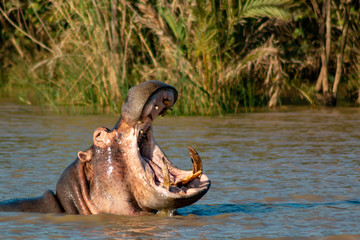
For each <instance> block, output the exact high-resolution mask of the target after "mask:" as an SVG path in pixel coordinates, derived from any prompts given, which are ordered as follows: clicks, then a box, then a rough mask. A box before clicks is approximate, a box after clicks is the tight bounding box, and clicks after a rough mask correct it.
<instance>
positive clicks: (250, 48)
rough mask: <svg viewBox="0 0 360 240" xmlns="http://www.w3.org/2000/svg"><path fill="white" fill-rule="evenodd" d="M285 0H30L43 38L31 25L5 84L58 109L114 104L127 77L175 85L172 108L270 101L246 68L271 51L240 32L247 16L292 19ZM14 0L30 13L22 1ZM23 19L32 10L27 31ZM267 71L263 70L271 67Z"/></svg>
mask: <svg viewBox="0 0 360 240" xmlns="http://www.w3.org/2000/svg"><path fill="white" fill-rule="evenodd" d="M10 2H12V3H13V5H11V3H10ZM289 2H290V1H288V0H267V1H265V0H251V1H239V2H237V3H233V2H232V1H230V0H227V1H222V2H221V3H218V2H217V1H201V0H198V1H192V2H191V1H176V2H174V3H172V2H171V1H169V2H167V1H155V2H153V3H149V2H148V1H145V0H143V1H141V0H140V1H136V3H133V2H131V3H130V2H127V1H121V0H111V1H100V0H91V1H90V0H88V1H75V0H69V1H60V0H46V1H45V0H38V1H34V2H33V3H37V5H31V4H30V5H28V6H27V10H28V9H31V10H32V11H33V13H32V15H31V17H32V18H30V19H35V20H32V21H34V22H28V24H32V23H33V24H34V27H35V28H37V30H38V32H41V33H42V39H43V40H42V42H41V45H39V43H38V42H39V41H40V40H38V39H39V36H38V35H36V33H35V32H36V31H35V32H32V31H29V32H27V34H28V36H25V37H26V39H27V41H29V38H30V40H31V39H32V40H33V41H32V44H33V45H29V44H28V43H27V44H28V45H26V44H25V43H22V42H21V41H20V43H19V45H18V48H17V49H18V52H19V55H17V56H13V58H12V59H13V61H16V62H17V64H14V65H12V67H11V68H10V70H9V71H8V72H7V80H6V83H5V84H4V86H2V89H3V91H4V92H5V93H6V94H7V95H12V96H19V99H20V100H21V101H24V102H26V103H28V104H42V105H49V106H51V107H52V108H53V109H54V110H57V109H58V108H59V106H68V107H70V108H72V109H75V107H76V106H82V107H85V108H86V109H87V111H88V112H93V113H115V114H118V113H119V112H120V111H121V106H122V104H123V103H124V100H125V98H126V94H127V91H128V89H129V88H130V87H131V86H133V85H136V84H138V83H141V82H143V81H145V80H149V79H157V80H160V81H164V82H166V83H168V84H171V85H173V86H174V87H176V88H177V90H178V91H179V100H178V103H177V104H176V105H175V106H174V111H173V114H177V115H194V114H197V115H199V114H200V115H221V114H225V113H234V112H240V111H251V110H252V109H253V108H254V107H256V106H260V105H263V104H265V105H266V102H265V101H264V102H262V100H261V99H263V98H264V96H266V93H262V96H258V95H256V94H255V85H256V82H255V81H259V79H258V78H257V79H254V78H253V77H254V75H256V74H257V72H256V71H253V72H252V74H253V75H251V74H250V75H249V70H248V69H249V67H250V66H256V64H257V63H259V62H261V59H263V58H264V57H265V58H266V57H271V56H273V53H274V52H275V51H274V50H273V48H271V46H268V45H266V42H263V43H259V42H256V41H255V43H253V42H251V41H249V39H246V37H244V36H243V34H242V32H243V31H245V30H246V28H248V27H249V26H248V25H249V24H250V25H251V24H253V27H257V24H260V23H259V22H257V21H251V19H259V18H261V17H267V18H268V19H272V18H279V19H285V20H287V19H289V13H288V12H287V10H286V6H287V4H289ZM15 3H16V1H15V0H14V1H9V2H7V5H5V7H7V8H11V7H15V6H16V4H15ZM34 6H35V7H34ZM17 9H18V11H19V12H21V11H23V15H26V12H27V11H26V9H24V7H22V8H21V6H20V7H18V8H17ZM8 14H9V15H10V14H11V13H8ZM12 14H14V13H12ZM19 16H20V15H19ZM248 19H250V20H248ZM23 21H30V20H26V19H22V20H21V18H20V20H19V21H18V22H14V24H15V25H16V26H17V27H18V28H19V29H23V30H24V31H26V29H27V28H25V27H23V26H22V25H23V24H22V22H23ZM25 37H24V38H25ZM19 39H20V40H23V39H21V38H20V37H19ZM22 44H23V45H22ZM29 46H31V48H30V49H28V47H29ZM26 47H27V48H26ZM254 49H255V50H254ZM256 49H260V50H261V51H260V50H256ZM264 49H265V50H264ZM20 53H21V54H20ZM20 55H21V56H22V57H21V56H20ZM261 71H263V75H264V73H265V75H266V69H265V70H264V69H263V70H261ZM261 84H262V81H261Z"/></svg>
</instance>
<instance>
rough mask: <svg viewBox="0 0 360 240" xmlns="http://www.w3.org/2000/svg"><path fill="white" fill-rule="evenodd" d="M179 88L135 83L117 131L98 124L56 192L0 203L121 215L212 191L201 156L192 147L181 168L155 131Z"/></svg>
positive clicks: (0, 206) (4, 207)
mask: <svg viewBox="0 0 360 240" xmlns="http://www.w3.org/2000/svg"><path fill="white" fill-rule="evenodd" d="M177 97H178V93H177V91H176V89H175V88H174V87H172V86H170V85H167V84H165V83H163V82H160V81H154V80H151V81H146V82H143V83H141V84H139V85H137V86H134V87H132V88H130V90H129V92H128V95H127V98H126V100H125V104H124V105H123V106H122V109H121V116H120V119H119V120H118V122H117V123H116V124H115V126H114V128H113V129H112V130H110V129H108V128H105V127H99V128H97V129H96V130H95V132H94V134H93V145H92V146H91V147H90V148H89V149H87V150H86V151H79V152H78V154H77V158H76V160H75V161H74V162H73V163H71V164H70V165H69V166H68V167H67V168H66V169H65V170H64V172H63V173H62V175H61V176H60V178H59V180H58V182H57V184H56V192H55V193H54V192H53V191H51V190H47V191H46V192H45V193H44V194H43V196H40V197H37V198H22V199H12V200H7V201H3V202H0V211H13V212H39V213H68V214H83V215H89V214H117V215H128V216H137V215H144V214H156V213H163V212H165V213H170V214H171V213H173V212H174V210H176V209H178V208H182V207H185V206H188V205H190V204H193V203H194V202H196V201H198V200H199V199H200V198H201V197H202V196H204V195H205V194H206V192H207V191H208V190H209V188H210V185H211V182H210V179H209V178H208V177H207V176H206V175H205V174H204V173H203V167H202V161H201V159H200V157H199V154H198V153H197V152H196V150H195V149H193V148H192V147H190V146H188V148H189V151H190V158H191V161H192V166H193V167H192V170H191V171H186V170H181V169H179V168H177V167H176V166H175V165H174V164H172V163H171V161H170V160H169V159H168V158H167V157H166V155H165V153H164V152H163V151H162V150H161V148H160V147H159V145H158V144H157V143H156V141H155V139H154V136H153V126H152V122H153V121H154V119H155V118H156V117H157V116H159V115H160V116H164V115H165V114H166V112H167V111H168V110H169V109H171V107H172V106H173V104H174V103H175V102H176V100H177Z"/></svg>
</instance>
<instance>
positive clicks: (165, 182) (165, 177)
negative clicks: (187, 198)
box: [161, 157, 170, 191]
mask: <svg viewBox="0 0 360 240" xmlns="http://www.w3.org/2000/svg"><path fill="white" fill-rule="evenodd" d="M161 160H162V161H161V162H162V164H161V165H162V167H161V168H162V172H163V187H164V188H165V189H166V190H168V191H169V189H170V177H169V169H168V167H167V164H166V160H165V158H164V157H163V158H162V159H161Z"/></svg>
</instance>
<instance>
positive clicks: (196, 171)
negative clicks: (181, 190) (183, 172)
mask: <svg viewBox="0 0 360 240" xmlns="http://www.w3.org/2000/svg"><path fill="white" fill-rule="evenodd" d="M188 148H189V152H190V157H191V161H192V164H193V171H192V174H190V175H189V176H187V177H184V178H183V179H181V180H180V181H178V182H176V183H171V185H175V186H177V187H181V186H184V185H186V184H188V183H189V182H192V181H193V180H194V179H195V178H197V177H199V176H200V175H201V174H202V171H203V169H202V161H201V158H200V156H199V154H198V153H197V152H196V150H195V149H194V148H192V147H190V146H188Z"/></svg>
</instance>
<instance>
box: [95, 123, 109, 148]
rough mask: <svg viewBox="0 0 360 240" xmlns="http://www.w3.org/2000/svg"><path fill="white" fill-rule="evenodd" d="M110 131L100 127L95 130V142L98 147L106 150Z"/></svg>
mask: <svg viewBox="0 0 360 240" xmlns="http://www.w3.org/2000/svg"><path fill="white" fill-rule="evenodd" d="M109 131H110V130H109V129H107V128H104V127H99V128H97V129H96V130H95V132H94V135H93V142H94V145H95V146H96V147H101V148H104V147H106V143H107V142H108V138H107V136H106V135H107V133H108V132H109Z"/></svg>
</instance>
